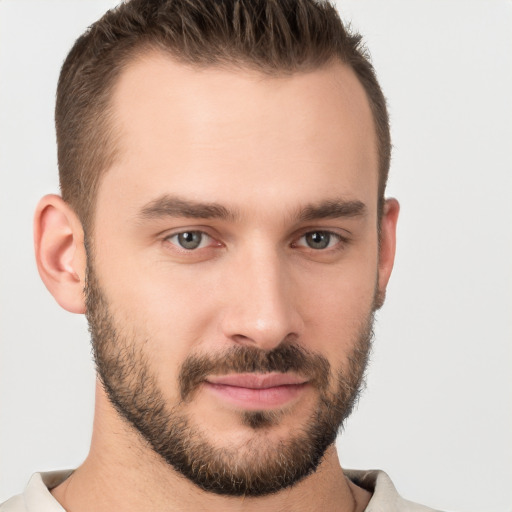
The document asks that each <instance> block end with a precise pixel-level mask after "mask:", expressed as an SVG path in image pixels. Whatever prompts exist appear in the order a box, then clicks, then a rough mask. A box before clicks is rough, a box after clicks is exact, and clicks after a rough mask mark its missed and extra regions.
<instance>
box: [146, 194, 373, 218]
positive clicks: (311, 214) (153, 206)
mask: <svg viewBox="0 0 512 512" xmlns="http://www.w3.org/2000/svg"><path fill="white" fill-rule="evenodd" d="M366 211H367V209H366V205H365V204H364V203H363V202H361V201H358V200H350V201H349V200H345V199H330V200H325V201H321V202H319V203H316V204H308V205H305V206H303V207H300V208H298V210H297V212H296V214H295V215H294V218H296V219H297V220H298V221H299V222H308V221H313V220H319V219H337V218H343V217H361V216H364V215H365V214H366ZM138 217H139V218H140V219H141V220H150V219H158V218H163V217H184V218H191V219H221V220H231V221H235V220H237V219H238V218H240V215H239V213H238V212H237V211H235V210H230V209H229V208H226V207H225V206H223V205H220V204H218V203H205V202H200V201H194V200H190V199H182V198H179V197H176V196H172V195H168V194H165V195H163V196H161V197H159V198H157V199H155V200H153V201H151V202H149V203H148V204H146V205H145V206H143V207H142V209H141V210H140V213H139V214H138Z"/></svg>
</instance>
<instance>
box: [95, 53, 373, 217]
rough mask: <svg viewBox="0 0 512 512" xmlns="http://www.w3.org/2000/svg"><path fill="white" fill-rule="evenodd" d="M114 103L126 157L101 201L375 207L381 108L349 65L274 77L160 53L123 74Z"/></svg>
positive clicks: (120, 151)
mask: <svg viewBox="0 0 512 512" xmlns="http://www.w3.org/2000/svg"><path fill="white" fill-rule="evenodd" d="M112 103H113V114H114V116H113V118H114V130H115V132H116V135H117V137H116V139H117V141H118V147H117V159H116V162H115V163H114V165H113V167H112V168H111V169H109V170H108V171H107V173H106V175H105V177H104V178H103V181H102V184H101V185H100V190H99V198H98V199H99V200H101V197H102V196H108V201H109V202H110V203H112V202H113V201H115V199H116V196H117V195H119V196H120V197H119V199H122V200H123V201H124V202H125V203H126V202H127V203H129V204H130V205H131V207H133V208H136V207H137V205H141V204H146V203H147V202H148V201H150V200H152V199H154V198H155V197H158V196H160V195H162V194H163V193H170V194H174V195H176V194H177V195H180V196H186V197H191V198H192V199H195V200H205V201H206V200H207V201H214V202H218V203H221V204H224V203H226V202H227V203H233V206H234V207H236V208H237V209H240V208H239V207H240V206H241V205H243V206H247V207H250V205H251V204H256V203H258V201H259V202H260V204H261V202H262V201H263V200H264V202H265V204H268V205H274V204H275V205H282V206H283V207H285V206H289V207H290V208H294V207H295V206H296V204H294V203H296V202H297V201H299V202H300V201H302V200H304V201H305V202H315V201H318V200H322V199H325V197H326V196H329V195H331V196H332V195H335V196H357V195H359V196H361V195H366V197H355V198H356V199H362V200H364V201H365V202H368V203H373V202H375V203H376V194H377V178H378V176H377V169H378V161H377V144H376V140H375V130H374V127H373V120H372V115H371V111H370V107H369V103H368V100H367V98H366V95H365V92H364V90H363V88H362V86H361V85H360V83H359V81H358V80H357V78H356V76H355V74H354V73H353V71H352V70H351V69H349V68H348V67H346V66H345V65H343V64H341V63H333V64H330V65H328V66H325V67H323V68H320V69H317V70H314V71H311V72H307V73H306V72H301V73H293V74H288V75H282V76H269V75H265V74H262V73H260V72H257V71H254V70H248V69H231V68H228V69H226V68H223V67H207V68H197V67H192V66H186V65H183V64H181V63H178V62H176V61H174V60H173V59H172V58H170V57H169V56H167V55H164V54H161V53H158V52H153V53H148V54H145V55H142V56H140V57H138V58H137V59H135V60H134V61H133V62H132V63H131V64H129V65H128V67H127V68H126V69H125V70H124V71H123V73H122V75H121V77H120V79H119V81H118V83H117V84H116V87H115V89H114V92H113V97H112ZM306 196H308V197H306ZM351 198H352V197H351ZM237 203H238V204H237Z"/></svg>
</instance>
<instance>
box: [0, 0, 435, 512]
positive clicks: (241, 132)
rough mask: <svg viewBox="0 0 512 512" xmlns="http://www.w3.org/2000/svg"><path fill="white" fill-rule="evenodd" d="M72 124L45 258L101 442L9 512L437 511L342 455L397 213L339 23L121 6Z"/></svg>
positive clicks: (355, 48) (366, 92)
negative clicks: (85, 330) (342, 433)
mask: <svg viewBox="0 0 512 512" xmlns="http://www.w3.org/2000/svg"><path fill="white" fill-rule="evenodd" d="M56 125H57V137H58V146H59V170H60V180H61V188H62V198H61V197H59V196H55V195H50V196H46V197H44V198H43V199H42V200H41V202H40V204H39V206H38V209H37V212H36V220H35V242H36V258H37V263H38V268H39V272H40V275H41V277H42V279H43V281H44V283H45V285H46V286H47V288H48V289H49V290H50V292H51V293H52V294H53V296H54V297H55V299H56V300H57V302H58V303H59V304H60V305H61V306H62V307H63V308H65V309H66V310H69V311H71V312H74V313H85V314H86V316H87V319H88V322H89V326H90V331H91V335H92V341H93V348H94V354H95V360H96V364H97V369H98V385H97V393H96V412H95V425H94V433H93V439H92V443H91V450H90V453H89V456H88V457H87V459H86V460H85V461H84V463H83V464H82V465H81V466H80V467H79V468H78V469H76V470H75V471H73V472H59V473H53V474H45V475H40V474H37V475H35V476H34V477H33V479H32V480H31V482H30V483H29V486H28V487H27V490H26V491H25V493H24V495H22V496H18V497H15V498H13V499H12V500H10V501H8V502H7V503H5V504H4V505H3V506H2V508H1V510H2V511H11V510H29V511H31V510H62V508H61V507H63V508H64V509H65V510H70V511H81V510H95V511H103V510H237V509H241V508H243V509H244V510H333V511H334V510H336V511H338V510H339V511H354V510H358V511H361V510H368V511H371V510H413V511H414V510H418V511H420V510H428V509H426V508H425V507H422V506H419V505H414V504H412V503H409V502H406V501H405V500H403V499H401V498H400V497H399V496H398V494H397V493H396V491H395V490H394V488H393V486H392V484H391V482H390V481H389V479H388V478H387V476H386V475H385V474H383V473H379V472H356V471H352V472H351V471H346V472H345V473H344V472H343V471H342V469H341V466H340V464H339V461H338V459H337V454H336V450H335V447H334V441H335V438H336V435H337V432H338V430H339V428H340V426H341V425H342V424H343V421H344V420H345V419H346V418H347V417H348V415H349V414H350V412H351V410H352V407H353V405H354V403H355V401H356V400H357V396H358V392H359V390H360V387H361V384H362V380H363V375H364V371H365V366H366V362H367V356H368V351H369V348H370V342H371V337H372V322H373V314H374V312H375V310H376V309H378V308H379V307H380V306H381V305H382V303H383V301H384V297H385V291H386V286H387V283H388V279H389V277H390V274H391V270H392V266H393V261H394V252H395V229H396V222H397V217H398V209H399V208H398V203H397V202H396V201H395V200H394V199H387V200H386V199H384V192H385V186H386V180H387V173H388V169H389V157H390V140H389V126H388V119H387V112H386V105H385V100H384V97H383V95H382V92H381V90H380V87H379V85H378V83H377V80H376V78H375V75H374V72H373V69H372V67H371V65H370V64H369V62H368V60H367V58H366V56H365V54H364V52H363V50H362V49H361V47H360V38H359V37H358V36H354V35H351V34H349V33H347V32H346V31H345V30H344V28H343V26H342V24H341V22H340V21H339V18H338V17H337V14H336V11H335V10H334V8H333V7H331V6H330V5H329V4H324V3H316V2H312V1H306V0H301V1H297V2H284V1H283V2H276V1H263V0H262V1H233V2H230V1H224V2H214V1H209V2H208V1H204V2H190V3H189V2H180V1H173V2H170V1H167V2H166V1H152V2H151V1H148V0H146V1H142V0H139V1H137V0H134V1H132V2H127V3H125V4H122V5H120V6H119V7H118V8H117V9H116V10H114V11H111V12H109V13H107V14H106V15H105V16H104V17H103V18H102V19H101V20H99V21H98V22H97V23H96V24H95V25H93V26H92V27H91V28H90V30H88V31H87V32H86V34H84V35H83V36H82V37H81V38H80V39H79V40H78V41H77V42H76V44H75V46H74V47H73V49H72V50H71V52H70V54H69V56H68V58H67V60H66V62H65V63H64V66H63V68H62V72H61V76H60V80H59V86H58V94H57V107H56ZM59 504H60V505H59Z"/></svg>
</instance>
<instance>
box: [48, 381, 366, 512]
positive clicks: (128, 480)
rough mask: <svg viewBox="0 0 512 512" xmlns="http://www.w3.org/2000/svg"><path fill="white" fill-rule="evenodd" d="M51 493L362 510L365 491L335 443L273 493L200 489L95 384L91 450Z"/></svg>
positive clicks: (193, 504) (135, 504)
mask: <svg viewBox="0 0 512 512" xmlns="http://www.w3.org/2000/svg"><path fill="white" fill-rule="evenodd" d="M52 494H53V495H54V497H55V498H56V499H57V501H59V503H60V504H61V505H62V506H63V507H64V509H66V510H72V511H73V512H82V511H86V510H95V511H97V512H104V511H105V512H106V511H110V510H123V511H125V512H136V511H140V510H144V511H148V512H152V511H157V510H158V511H160V512H162V511H168V512H171V511H177V510H202V511H205V512H206V511H210V510H211V511H214V510H215V511H216V510H223V511H226V512H231V511H233V512H234V511H238V510H242V509H243V510H244V511H248V512H250V511H252V510H267V511H269V512H271V511H274V510H275V511H277V510H279V511H283V510H293V511H294V512H295V511H297V512H299V511H302V510H304V511H306V510H307V511H316V510H318V511H320V510H332V511H339V512H353V511H362V510H364V508H365V506H366V504H367V503H368V501H369V498H370V494H369V493H368V492H367V491H364V490H363V489H361V488H359V487H357V486H355V485H354V484H353V483H352V482H350V481H349V480H348V479H347V478H346V477H345V476H344V474H343V471H342V469H341V466H340V464H339V461H338V456H337V453H336V449H335V447H334V446H330V447H329V449H328V450H327V452H326V454H325V456H324V458H323V460H322V462H321V464H320V465H319V467H318V469H317V470H316V471H315V472H314V473H313V474H311V475H310V476H308V477H306V478H305V479H303V480H302V481H300V482H299V483H298V484H296V485H294V486H292V487H290V488H287V489H284V490H282V491H280V492H277V493H275V494H271V495H268V496H262V497H258V498H253V497H250V498H248V497H231V496H222V495H217V494H213V493H209V492H205V491H203V490H201V489H200V488H199V487H197V486H196V485H195V484H193V483H192V482H190V481H189V480H187V479H185V478H184V477H182V476H181V475H180V474H179V473H177V472H176V471H175V470H174V469H173V468H172V467H171V466H169V465H168V464H167V463H166V462H164V461H163V460H162V459H161V458H160V456H159V455H157V454H156V453H155V452H154V451H153V450H152V449H151V448H150V447H149V446H148V445H147V444H146V443H145V441H144V440H143V439H142V438H141V437H140V436H139V435H138V434H137V433H136V432H134V430H133V429H132V427H131V426H128V425H127V424H126V422H125V421H124V420H122V419H121V418H120V417H119V415H118V414H117V412H116V411H115V410H114V409H113V407H112V406H111V404H110V402H109V401H108V399H107V398H106V397H105V395H104V392H103V390H102V389H101V386H99V387H98V388H97V399H96V414H95V422H94V430H93V438H92V443H91V450H90V452H89V455H88V457H87V459H86V460H85V461H84V463H83V464H82V465H81V466H80V467H79V468H78V469H77V470H76V471H75V472H74V473H73V474H72V475H71V476H70V477H69V478H68V479H67V480H66V481H65V482H63V483H62V484H61V485H59V486H58V487H56V488H55V489H53V490H52Z"/></svg>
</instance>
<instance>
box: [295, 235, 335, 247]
mask: <svg viewBox="0 0 512 512" xmlns="http://www.w3.org/2000/svg"><path fill="white" fill-rule="evenodd" d="M340 240H341V237H340V236H339V235H337V234H336V233H331V232H330V231H310V232H309V233H306V234H305V235H303V236H301V237H300V238H299V241H298V244H297V245H302V246H307V247H309V248H310V249H316V250H321V249H329V248H330V247H333V246H335V245H336V244H337V243H338V242H339V241H340Z"/></svg>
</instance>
